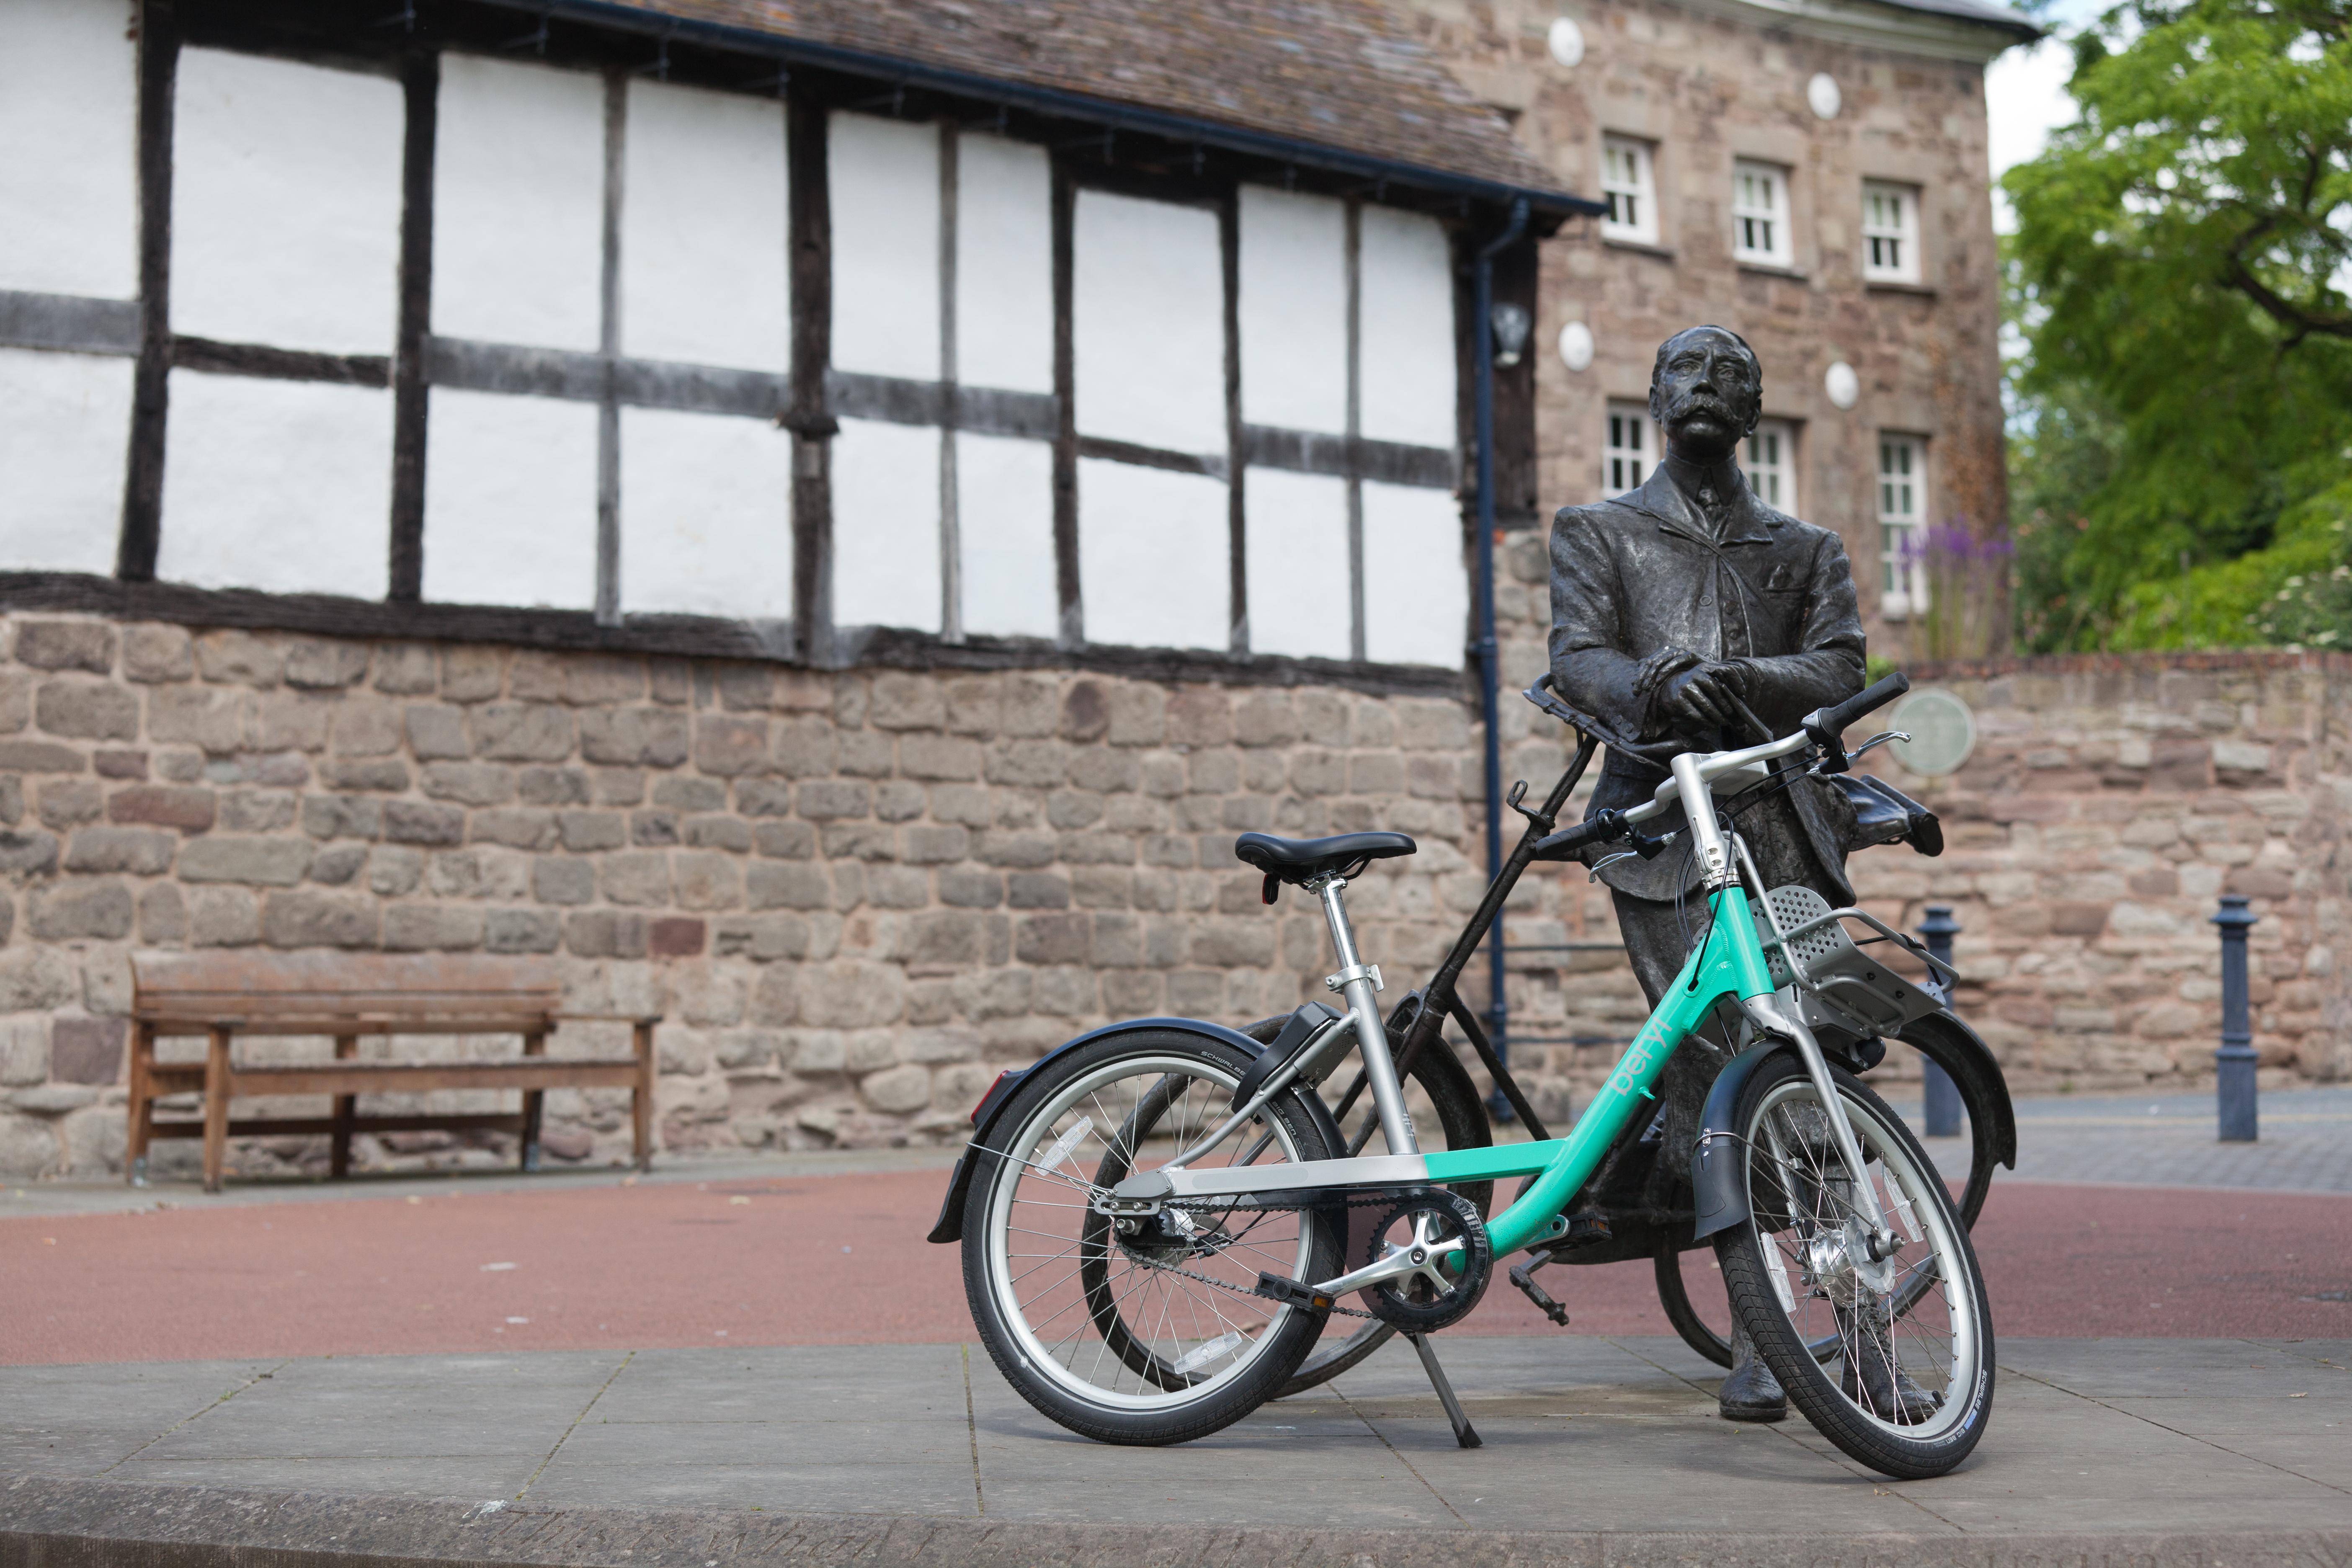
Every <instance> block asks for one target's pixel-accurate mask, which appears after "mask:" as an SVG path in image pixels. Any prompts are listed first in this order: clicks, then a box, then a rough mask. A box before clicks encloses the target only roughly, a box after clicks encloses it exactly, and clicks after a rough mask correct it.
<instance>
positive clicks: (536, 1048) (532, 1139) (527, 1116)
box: [522, 1035, 547, 1171]
mask: <svg viewBox="0 0 2352 1568" xmlns="http://www.w3.org/2000/svg"><path fill="white" fill-rule="evenodd" d="M522 1054H523V1055H525V1056H527V1057H543V1056H545V1055H546V1054H547V1037H546V1036H545V1035H525V1036H524V1037H522ZM546 1099H547V1095H546V1092H545V1091H544V1090H541V1089H524V1090H523V1091H522V1168H523V1169H524V1170H526V1171H536V1170H538V1169H539V1119H540V1112H541V1105H542V1102H543V1101H545V1100H546Z"/></svg>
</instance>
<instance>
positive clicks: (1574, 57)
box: [1544, 16, 1584, 68]
mask: <svg viewBox="0 0 2352 1568" xmlns="http://www.w3.org/2000/svg"><path fill="white" fill-rule="evenodd" d="M1544 41H1545V42H1546V43H1548V44H1549V45H1550V46H1551V58H1554V59H1556V60H1558V61H1559V63H1560V64H1562V65H1564V66H1568V67H1570V68H1574V67H1576V66H1580V65H1581V64H1583V63H1584V29H1583V28H1581V27H1580V26H1577V25H1576V24H1575V22H1573V21H1572V20H1570V18H1568V17H1566V16H1562V17H1560V18H1559V20H1558V21H1556V22H1554V23H1553V24H1552V25H1551V29H1550V31H1549V33H1548V34H1546V35H1545V39H1544Z"/></svg>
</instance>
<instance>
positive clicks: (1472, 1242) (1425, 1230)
mask: <svg viewBox="0 0 2352 1568" xmlns="http://www.w3.org/2000/svg"><path fill="white" fill-rule="evenodd" d="M1399 1224H1402V1225H1403V1226H1405V1234H1406V1237H1407V1238H1408V1239H1407V1241H1406V1243H1405V1245H1408V1246H1420V1247H1427V1248H1429V1249H1430V1250H1431V1251H1432V1253H1433V1261H1434V1259H1435V1258H1443V1257H1445V1256H1449V1255H1450V1256H1451V1257H1453V1258H1458V1259H1459V1260H1460V1265H1461V1272H1460V1274H1458V1275H1455V1276H1454V1277H1453V1278H1452V1279H1451V1282H1450V1283H1449V1284H1446V1285H1445V1286H1444V1287H1443V1288H1441V1287H1440V1285H1439V1283H1438V1281H1437V1280H1435V1279H1432V1278H1431V1275H1430V1273H1427V1272H1424V1273H1418V1274H1405V1275H1400V1276H1398V1277H1397V1278H1395V1279H1383V1280H1381V1282H1380V1283H1379V1284H1377V1285H1372V1286H1370V1287H1368V1288H1367V1289H1364V1290H1363V1291H1362V1292H1361V1294H1362V1299H1363V1302H1364V1305H1365V1306H1367V1307H1369V1308H1370V1309H1371V1310H1372V1315H1373V1316H1374V1317H1376V1318H1378V1319H1380V1320H1381V1321H1382V1322H1384V1323H1390V1324H1393V1325H1394V1326H1395V1327H1397V1328H1399V1329H1402V1330H1403V1331H1405V1332H1406V1333H1408V1334H1427V1333H1434V1332H1436V1331H1438V1330H1439V1329H1444V1328H1450V1327H1452V1326H1453V1325H1454V1324H1455V1323H1458V1322H1460V1321H1462V1320H1463V1319H1465V1318H1466V1317H1468V1316H1469V1315H1470V1310H1471V1309H1472V1308H1473V1307H1475V1306H1476V1305H1477V1304H1478V1300H1479V1298H1480V1297H1482V1296H1484V1295H1486V1282H1487V1281H1488V1280H1489V1279H1492V1278H1493V1276H1494V1272H1495V1248H1494V1243H1493V1242H1491V1241H1489V1240H1488V1239H1487V1237H1486V1222H1485V1221H1484V1220H1482V1219H1480V1218H1479V1217H1478V1210H1477V1208H1476V1207H1475V1205H1472V1203H1471V1202H1470V1200H1469V1199H1467V1198H1465V1197H1463V1196H1462V1195H1460V1194H1457V1193H1449V1192H1443V1191H1436V1192H1429V1193H1423V1194H1419V1195H1417V1196H1414V1197H1410V1198H1407V1199H1405V1200H1404V1202H1402V1203H1401V1204H1398V1205H1395V1206H1394V1207H1393V1208H1391V1209H1390V1210H1389V1211H1388V1212H1387V1213H1386V1214H1384V1215H1381V1219H1380V1222H1379V1223H1378V1224H1377V1225H1375V1226H1373V1227H1372V1236H1371V1241H1370V1244H1369V1246H1368V1247H1366V1249H1365V1258H1364V1261H1365V1262H1366V1263H1367V1264H1370V1263H1377V1262H1379V1261H1380V1260H1381V1258H1386V1257H1388V1256H1389V1255H1390V1249H1391V1246H1392V1245H1393V1244H1392V1243H1391V1241H1390V1239H1389V1237H1390V1232H1391V1231H1392V1230H1393V1229H1394V1228H1395V1227H1396V1226H1398V1225H1399ZM1432 1272H1446V1273H1450V1270H1439V1269H1434V1268H1433V1270H1432Z"/></svg>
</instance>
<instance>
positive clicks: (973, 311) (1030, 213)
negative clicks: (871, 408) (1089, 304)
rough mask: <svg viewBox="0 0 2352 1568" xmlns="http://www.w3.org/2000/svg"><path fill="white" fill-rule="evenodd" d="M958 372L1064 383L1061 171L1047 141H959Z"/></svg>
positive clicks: (973, 379) (1046, 386) (1009, 383)
mask: <svg viewBox="0 0 2352 1568" xmlns="http://www.w3.org/2000/svg"><path fill="white" fill-rule="evenodd" d="M956 379H957V380H958V381H960V382H961V383H963V384H965V385H966V386H995V387H1003V388H1004V389H1006V390H1007V391H1011V392H1051V391H1053V390H1054V175H1053V168H1052V165H1051V164H1050V163H1048V161H1047V159H1046V156H1045V149H1044V148H1043V147H1033V146H1031V145H1029V144H1028V143H1027V142H1014V141H1011V140H1009V139H1007V138H1005V137H1003V136H989V135H985V134H982V133H979V132H967V133H965V134H964V135H963V136H961V138H959V139H958V142H957V144H956Z"/></svg>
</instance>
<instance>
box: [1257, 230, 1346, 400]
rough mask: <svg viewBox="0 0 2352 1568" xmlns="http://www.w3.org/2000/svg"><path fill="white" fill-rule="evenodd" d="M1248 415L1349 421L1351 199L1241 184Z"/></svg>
mask: <svg viewBox="0 0 2352 1568" xmlns="http://www.w3.org/2000/svg"><path fill="white" fill-rule="evenodd" d="M1241 209H1242V211H1241V216H1242V254H1241V289H1242V298H1241V330H1242V417H1243V418H1244V419H1246V420H1248V421H1249V422H1250V423H1251V424H1253V425H1279V426H1286V427H1288V428H1290V429H1294V430H1328V431H1331V432H1333V433H1335V434H1342V435H1344V434H1345V433H1346V431H1347V428H1348V209H1347V206H1346V205H1345V204H1343V203H1340V202H1336V201H1333V200H1332V199H1331V198H1330V197H1328V196H1301V195H1290V194H1289V193H1287V192H1284V191H1273V190H1267V189H1266V188H1265V187H1264V186H1262V185H1244V186H1243V187H1242V200H1241Z"/></svg>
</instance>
